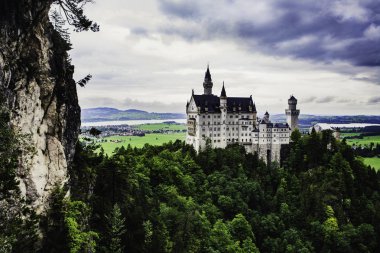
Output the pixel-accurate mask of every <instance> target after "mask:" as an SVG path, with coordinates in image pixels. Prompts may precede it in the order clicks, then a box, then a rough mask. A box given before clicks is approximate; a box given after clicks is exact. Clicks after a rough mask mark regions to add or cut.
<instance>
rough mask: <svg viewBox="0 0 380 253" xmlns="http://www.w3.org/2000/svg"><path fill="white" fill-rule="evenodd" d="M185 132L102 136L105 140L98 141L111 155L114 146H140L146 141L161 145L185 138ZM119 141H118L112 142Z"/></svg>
mask: <svg viewBox="0 0 380 253" xmlns="http://www.w3.org/2000/svg"><path fill="white" fill-rule="evenodd" d="M185 136H186V133H170V134H146V135H145V136H141V137H140V136H110V137H106V138H103V140H106V141H107V142H101V143H99V144H100V145H101V147H102V148H103V149H104V152H105V153H106V154H108V155H111V154H112V152H113V151H114V150H115V148H120V147H122V146H124V147H127V146H128V144H130V145H131V146H132V147H137V148H142V147H143V146H144V145H145V144H146V143H148V144H150V145H162V144H164V143H167V142H169V141H173V142H174V141H176V140H181V141H183V140H185ZM113 141H120V142H113Z"/></svg>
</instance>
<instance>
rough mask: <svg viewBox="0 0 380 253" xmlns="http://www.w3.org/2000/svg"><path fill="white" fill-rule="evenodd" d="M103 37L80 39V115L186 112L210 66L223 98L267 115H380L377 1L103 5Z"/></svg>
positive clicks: (159, 0) (76, 53)
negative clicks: (243, 100) (293, 102)
mask: <svg viewBox="0 0 380 253" xmlns="http://www.w3.org/2000/svg"><path fill="white" fill-rule="evenodd" d="M86 13H87V15H88V16H89V17H90V18H92V19H94V20H95V21H97V22H98V23H99V24H100V28H101V31H100V32H98V33H92V32H86V33H72V43H73V46H74V49H73V50H72V51H71V56H72V58H73V63H74V64H75V66H76V74H75V77H76V78H77V79H80V78H82V77H84V76H85V75H86V74H88V73H91V74H92V75H93V79H92V81H91V82H90V84H88V86H87V87H85V88H80V87H78V92H79V98H80V104H81V106H82V108H90V107H100V106H107V107H115V108H119V109H131V108H136V109H143V110H147V111H155V112H184V110H185V104H186V101H187V100H188V99H189V98H190V95H191V90H192V89H194V90H195V93H198V94H199V93H202V92H203V86H202V83H203V78H204V72H205V70H206V67H207V64H208V63H209V64H210V70H211V74H212V78H213V81H214V89H213V92H214V94H217V95H219V94H220V90H221V86H222V82H223V81H224V82H225V86H226V91H227V96H249V95H252V96H253V99H254V101H255V102H256V105H257V109H258V111H259V114H261V113H263V112H264V111H266V110H268V111H269V112H272V113H282V112H283V111H284V108H285V107H286V106H287V99H288V98H289V96H290V95H291V94H294V96H296V97H297V98H298V104H299V107H300V109H301V113H310V114H377V115H379V114H380V1H379V0H360V1H357V0H319V1H315V0H310V1H309V0H304V1H290V0H255V1H250V0H191V1H190V0H139V1H133V0H97V1H96V3H95V4H93V5H89V6H88V7H87V8H86Z"/></svg>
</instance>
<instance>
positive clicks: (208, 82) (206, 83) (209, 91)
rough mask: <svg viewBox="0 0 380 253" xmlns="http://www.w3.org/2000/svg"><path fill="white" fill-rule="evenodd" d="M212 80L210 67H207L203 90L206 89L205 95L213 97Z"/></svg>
mask: <svg viewBox="0 0 380 253" xmlns="http://www.w3.org/2000/svg"><path fill="white" fill-rule="evenodd" d="M212 86H213V83H212V79H211V73H210V67H209V65H207V70H206V73H205V80H204V82H203V88H204V95H211V94H212Z"/></svg>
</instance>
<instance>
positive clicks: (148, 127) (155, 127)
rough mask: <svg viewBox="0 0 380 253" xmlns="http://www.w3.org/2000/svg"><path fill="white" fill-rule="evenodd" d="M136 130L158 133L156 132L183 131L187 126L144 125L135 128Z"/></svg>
mask: <svg viewBox="0 0 380 253" xmlns="http://www.w3.org/2000/svg"><path fill="white" fill-rule="evenodd" d="M135 128H136V129H140V130H144V131H156V130H166V131H181V130H185V129H186V126H185V125H178V124H165V123H157V124H143V125H138V126H136V127H135Z"/></svg>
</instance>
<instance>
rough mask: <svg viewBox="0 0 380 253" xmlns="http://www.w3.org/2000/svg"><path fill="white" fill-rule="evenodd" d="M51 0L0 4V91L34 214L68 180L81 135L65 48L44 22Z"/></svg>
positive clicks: (0, 0)
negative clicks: (18, 144) (19, 142)
mask: <svg viewBox="0 0 380 253" xmlns="http://www.w3.org/2000/svg"><path fill="white" fill-rule="evenodd" d="M51 3H52V1H51V0H50V1H49V0H17V1H15V0H0V91H1V92H2V93H3V94H4V95H5V98H6V101H5V102H6V104H7V106H8V108H9V110H10V113H11V122H10V124H11V125H12V127H13V128H14V129H15V130H16V131H17V132H18V133H19V134H21V135H23V140H24V142H23V143H24V144H23V147H22V150H23V151H22V155H21V157H20V167H19V171H18V177H19V182H20V189H21V192H22V194H23V195H24V196H25V197H26V199H27V200H28V201H30V203H31V205H32V206H33V207H34V208H35V210H36V211H37V213H42V212H43V211H44V210H45V207H46V205H47V200H48V198H49V196H50V193H51V190H52V189H53V188H54V187H55V186H56V185H58V186H63V185H64V184H65V182H67V180H68V173H67V171H68V167H69V166H70V165H71V163H72V160H73V157H74V151H75V144H76V142H77V139H78V134H79V130H80V107H79V105H78V98H77V91H76V83H75V81H74V80H73V72H74V67H73V66H72V65H71V63H70V60H69V57H68V54H67V51H68V49H69V45H68V44H67V43H66V42H65V41H64V40H63V39H62V38H61V36H60V35H59V33H58V32H56V31H55V30H54V28H53V26H52V25H51V23H50V21H49V9H50V5H51Z"/></svg>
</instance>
